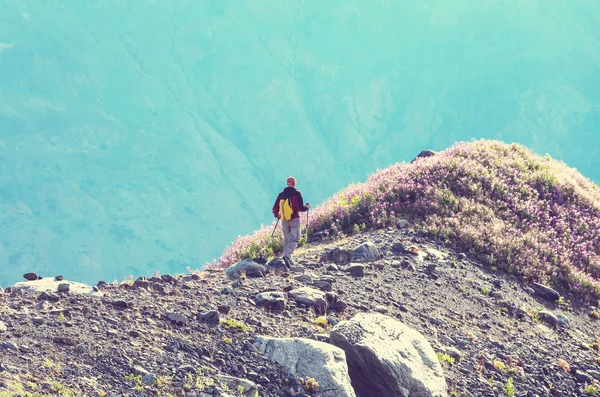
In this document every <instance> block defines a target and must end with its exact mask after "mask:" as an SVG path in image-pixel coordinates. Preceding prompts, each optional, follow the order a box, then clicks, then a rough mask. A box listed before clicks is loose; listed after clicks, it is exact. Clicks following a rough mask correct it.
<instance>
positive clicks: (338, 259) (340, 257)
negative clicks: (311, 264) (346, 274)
mask: <svg viewBox="0 0 600 397" xmlns="http://www.w3.org/2000/svg"><path fill="white" fill-rule="evenodd" d="M352 258H354V252H352V251H349V250H345V249H340V248H334V249H332V250H331V251H329V252H327V253H326V254H325V255H323V256H321V262H322V263H335V264H336V265H338V266H343V265H345V264H347V263H350V262H351V261H352Z"/></svg>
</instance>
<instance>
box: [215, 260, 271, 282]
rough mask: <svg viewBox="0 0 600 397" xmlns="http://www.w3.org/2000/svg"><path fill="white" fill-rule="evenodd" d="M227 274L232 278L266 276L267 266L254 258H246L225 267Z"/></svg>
mask: <svg viewBox="0 0 600 397" xmlns="http://www.w3.org/2000/svg"><path fill="white" fill-rule="evenodd" d="M225 274H226V275H228V276H229V277H230V278H238V277H264V276H265V274H267V267H266V266H265V265H261V264H260V263H257V262H254V261H253V260H252V259H244V260H243V261H240V262H238V263H236V264H235V265H231V266H229V267H228V268H227V269H225Z"/></svg>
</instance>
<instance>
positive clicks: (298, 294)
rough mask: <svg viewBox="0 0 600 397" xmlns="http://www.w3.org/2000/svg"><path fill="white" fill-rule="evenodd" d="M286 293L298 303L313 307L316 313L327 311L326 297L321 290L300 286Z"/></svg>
mask: <svg viewBox="0 0 600 397" xmlns="http://www.w3.org/2000/svg"><path fill="white" fill-rule="evenodd" d="M288 295H289V296H290V298H292V299H294V300H295V301H296V302H297V303H299V304H302V305H306V306H310V307H313V308H314V309H315V311H316V312H317V313H321V314H323V313H325V312H326V311H327V299H326V295H325V292H323V291H320V290H318V289H315V288H311V287H301V288H296V289H293V290H291V291H290V292H288Z"/></svg>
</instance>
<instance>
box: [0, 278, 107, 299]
mask: <svg viewBox="0 0 600 397" xmlns="http://www.w3.org/2000/svg"><path fill="white" fill-rule="evenodd" d="M61 284H68V285H69V292H70V293H72V294H80V295H87V296H95V297H100V296H103V295H104V294H103V293H102V292H101V291H99V290H98V289H97V288H95V289H94V287H92V286H90V285H86V284H82V283H78V282H74V281H67V280H56V279H54V278H42V279H37V280H32V281H21V282H18V283H16V284H15V285H13V286H12V287H11V291H22V292H50V293H53V292H58V291H59V288H58V287H59V285H61Z"/></svg>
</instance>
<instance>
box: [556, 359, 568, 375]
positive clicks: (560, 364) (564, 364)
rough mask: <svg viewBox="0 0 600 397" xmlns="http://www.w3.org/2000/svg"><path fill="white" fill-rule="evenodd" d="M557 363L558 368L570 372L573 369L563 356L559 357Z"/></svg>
mask: <svg viewBox="0 0 600 397" xmlns="http://www.w3.org/2000/svg"><path fill="white" fill-rule="evenodd" d="M556 365H557V366H558V368H560V369H561V370H563V371H564V372H570V371H571V366H570V365H569V363H568V362H566V361H565V360H563V359H562V358H559V359H558V361H557V362H556Z"/></svg>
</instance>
